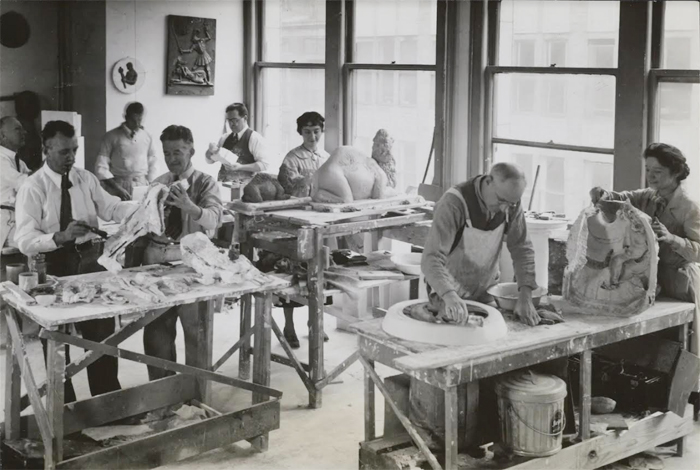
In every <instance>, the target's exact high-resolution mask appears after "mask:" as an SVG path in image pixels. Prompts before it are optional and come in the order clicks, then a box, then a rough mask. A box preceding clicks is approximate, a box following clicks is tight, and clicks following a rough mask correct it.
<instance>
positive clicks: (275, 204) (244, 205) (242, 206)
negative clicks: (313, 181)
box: [226, 197, 311, 215]
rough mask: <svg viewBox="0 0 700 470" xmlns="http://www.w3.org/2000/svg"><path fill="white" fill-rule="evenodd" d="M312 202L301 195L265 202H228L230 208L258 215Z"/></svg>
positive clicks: (246, 213) (227, 205)
mask: <svg viewBox="0 0 700 470" xmlns="http://www.w3.org/2000/svg"><path fill="white" fill-rule="evenodd" d="M310 202H311V198H310V197H300V198H291V199H285V200H283V201H265V202H243V201H232V202H230V203H228V204H226V207H227V208H228V209H231V210H233V211H236V212H241V213H243V214H245V215H256V214H260V213H262V212H265V211H269V210H275V209H289V208H292V207H303V206H307V205H308V204H309V203H310Z"/></svg>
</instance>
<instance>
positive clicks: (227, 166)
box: [206, 103, 270, 186]
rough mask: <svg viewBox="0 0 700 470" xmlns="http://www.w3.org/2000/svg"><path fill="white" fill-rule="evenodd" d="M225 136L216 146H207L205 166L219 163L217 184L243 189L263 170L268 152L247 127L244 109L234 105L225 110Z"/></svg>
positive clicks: (257, 135) (260, 136) (246, 109)
mask: <svg viewBox="0 0 700 470" xmlns="http://www.w3.org/2000/svg"><path fill="white" fill-rule="evenodd" d="M226 122H227V123H228V126H229V128H230V129H231V132H227V133H226V134H224V135H223V136H221V138H220V139H219V142H218V143H217V144H214V143H211V144H209V149H208V150H207V152H206V160H207V163H216V162H221V169H220V170H219V176H218V178H217V179H218V180H219V181H232V182H234V183H237V184H238V185H240V186H245V184H247V183H248V182H249V181H250V180H251V179H252V178H253V176H254V175H255V173H257V172H259V171H264V170H266V169H267V166H268V163H267V162H269V161H270V155H269V151H268V149H267V146H266V145H265V139H264V138H263V136H262V135H260V134H258V133H257V132H255V131H254V130H253V129H251V128H249V127H248V108H247V107H246V106H245V105H244V104H243V103H234V104H232V105H229V106H228V107H227V108H226Z"/></svg>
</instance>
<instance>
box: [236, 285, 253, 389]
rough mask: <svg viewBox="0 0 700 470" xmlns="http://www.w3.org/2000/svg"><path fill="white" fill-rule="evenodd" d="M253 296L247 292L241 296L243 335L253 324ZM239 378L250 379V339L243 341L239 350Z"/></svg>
mask: <svg viewBox="0 0 700 470" xmlns="http://www.w3.org/2000/svg"><path fill="white" fill-rule="evenodd" d="M252 314H253V296H252V295H250V294H246V295H244V296H243V297H241V328H240V330H241V333H240V334H241V336H243V334H244V333H245V332H246V331H249V330H250V328H251V326H252V320H251V319H252ZM238 378H240V379H241V380H248V379H249V378H250V339H247V340H245V341H243V343H241V347H240V349H239V350H238Z"/></svg>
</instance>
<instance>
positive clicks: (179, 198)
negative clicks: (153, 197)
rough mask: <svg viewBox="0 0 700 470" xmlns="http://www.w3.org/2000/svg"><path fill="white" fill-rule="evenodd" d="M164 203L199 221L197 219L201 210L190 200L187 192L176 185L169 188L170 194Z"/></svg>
mask: <svg viewBox="0 0 700 470" xmlns="http://www.w3.org/2000/svg"><path fill="white" fill-rule="evenodd" d="M165 203H166V204H167V205H169V206H175V207H179V208H180V210H182V212H185V213H187V214H189V215H191V216H192V217H194V218H195V219H199V217H200V216H201V215H202V209H200V208H199V206H197V205H196V204H195V203H194V202H192V199H190V196H189V195H188V194H187V191H186V190H184V189H183V188H182V186H180V185H179V184H177V183H176V184H173V185H172V186H170V194H169V195H168V198H167V199H166V200H165Z"/></svg>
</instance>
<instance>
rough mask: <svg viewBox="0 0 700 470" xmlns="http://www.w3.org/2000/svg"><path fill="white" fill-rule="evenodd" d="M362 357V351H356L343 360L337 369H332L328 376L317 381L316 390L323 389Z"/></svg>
mask: <svg viewBox="0 0 700 470" xmlns="http://www.w3.org/2000/svg"><path fill="white" fill-rule="evenodd" d="M359 357H360V352H359V351H355V352H353V353H352V354H350V355H349V356H348V357H347V358H346V359H345V360H344V361H343V362H341V363H340V364H338V365H337V366H336V367H335V369H333V370H332V371H330V372H329V373H328V375H326V377H325V378H324V379H323V380H321V381H320V382H316V385H315V387H316V390H321V389H323V388H325V387H326V385H328V384H330V383H332V382H333V381H334V380H335V379H336V378H337V377H338V376H339V375H340V374H342V373H343V372H345V369H347V368H348V367H350V366H351V365H353V363H354V362H355V361H356V360H357V359H358V358H359Z"/></svg>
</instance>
